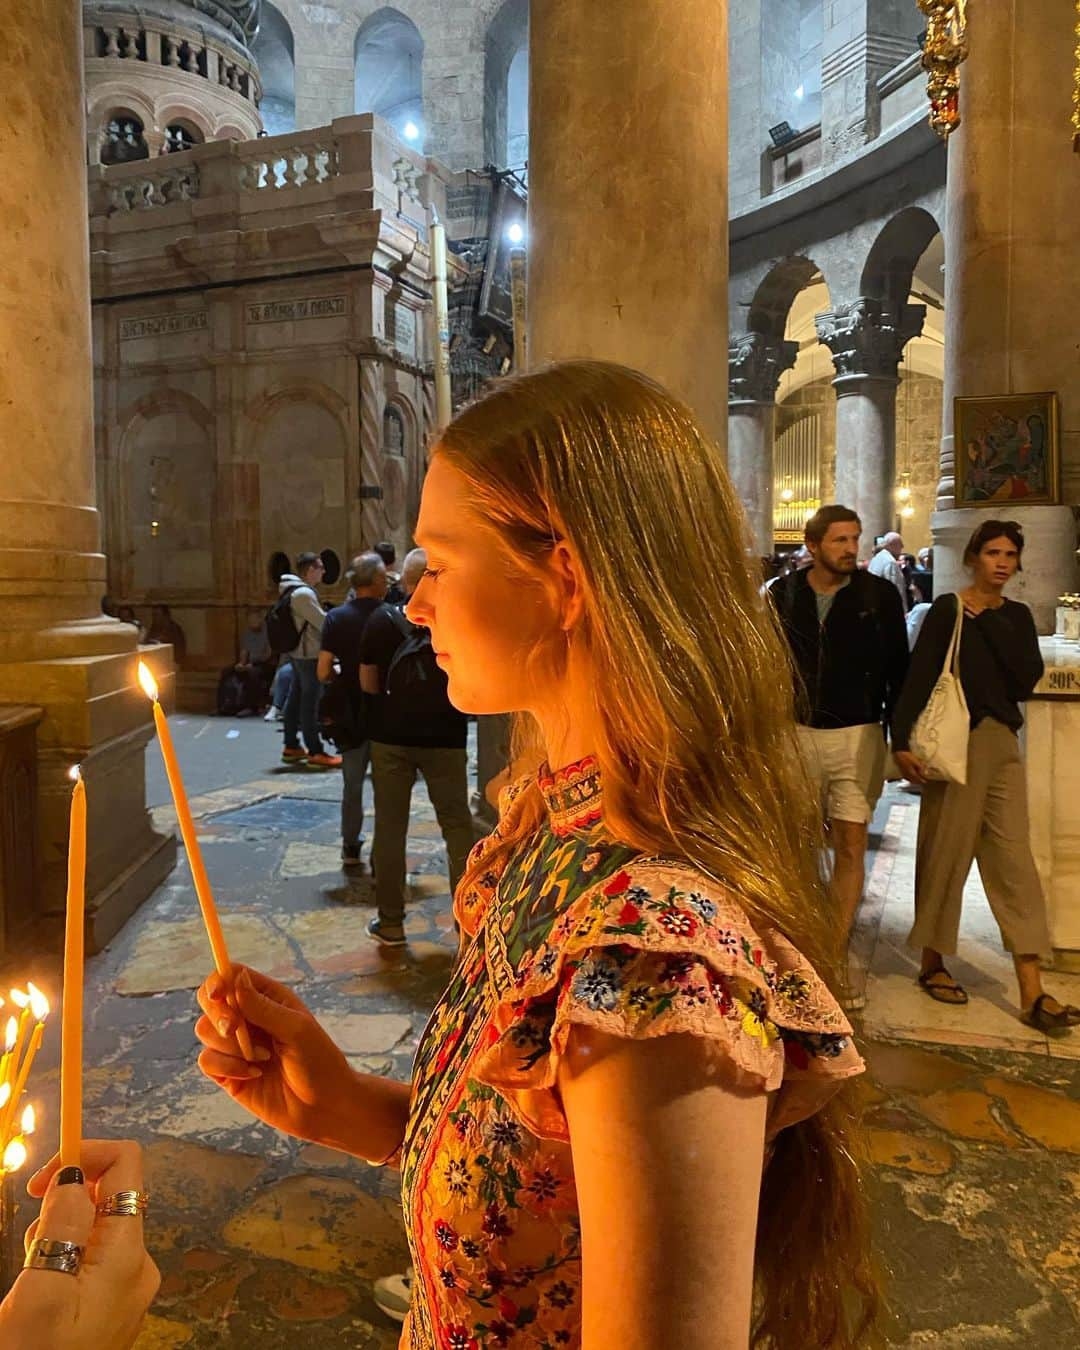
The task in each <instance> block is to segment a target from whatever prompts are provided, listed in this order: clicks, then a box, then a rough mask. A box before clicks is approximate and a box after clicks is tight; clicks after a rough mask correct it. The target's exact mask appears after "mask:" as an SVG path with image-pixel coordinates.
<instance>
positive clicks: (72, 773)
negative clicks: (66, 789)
mask: <svg viewBox="0 0 1080 1350" xmlns="http://www.w3.org/2000/svg"><path fill="white" fill-rule="evenodd" d="M68 777H69V778H70V779H71V781H72V782H73V783H77V782H78V781H79V779H80V778H81V777H82V770H81V769H80V768H79V766H78V765H77V764H73V765H72V766H71V768H70V769H68Z"/></svg>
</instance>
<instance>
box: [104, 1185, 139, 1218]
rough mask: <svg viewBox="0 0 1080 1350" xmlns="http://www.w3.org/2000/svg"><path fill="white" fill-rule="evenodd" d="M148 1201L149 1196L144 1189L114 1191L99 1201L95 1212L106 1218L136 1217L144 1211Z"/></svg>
mask: <svg viewBox="0 0 1080 1350" xmlns="http://www.w3.org/2000/svg"><path fill="white" fill-rule="evenodd" d="M149 1203H150V1196H149V1194H148V1193H147V1192H146V1191H116V1192H115V1193H114V1194H113V1195H108V1196H106V1197H105V1199H104V1200H102V1201H101V1203H100V1204H99V1205H98V1207H97V1212H98V1214H100V1215H102V1216H103V1217H104V1218H107V1219H113V1218H117V1217H123V1218H126V1219H138V1218H140V1217H141V1216H142V1215H143V1214H145V1213H146V1207H147V1205H149Z"/></svg>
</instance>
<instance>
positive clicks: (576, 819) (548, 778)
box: [537, 755, 603, 836]
mask: <svg viewBox="0 0 1080 1350" xmlns="http://www.w3.org/2000/svg"><path fill="white" fill-rule="evenodd" d="M537 781H538V782H539V785H540V791H541V792H542V793H543V794H544V801H545V802H546V803H547V809H548V816H549V818H550V821H551V832H552V834H556V835H560V836H561V835H567V834H573V833H574V831H575V830H587V829H589V828H590V827H591V826H593V825H595V824H596V823H597V822H598V821H599V820H600V818H601V816H602V814H603V785H602V784H601V781H600V765H599V764H598V763H597V761H596V759H595V758H594V756H592V755H586V757H585V758H584V759H582V760H579V761H578V762H577V763H576V764H568V765H567V766H566V768H565V769H558V770H556V771H555V772H554V773H552V771H551V769H550V768H549V767H548V766H547V765H546V764H544V765H543V766H542V767H541V769H540V773H539V776H538V780H537Z"/></svg>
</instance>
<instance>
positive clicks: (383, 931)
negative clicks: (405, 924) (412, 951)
mask: <svg viewBox="0 0 1080 1350" xmlns="http://www.w3.org/2000/svg"><path fill="white" fill-rule="evenodd" d="M367 933H368V937H370V938H374V939H375V941H376V942H378V943H381V944H382V946H384V947H404V946H405V930H404V928H402V927H400V926H398V927H397V928H391V927H390V926H389V925H388V926H387V927H386V928H384V927H383V926H382V924H381V922H380V921H379V916H378V915H377V914H376V915H375V917H374V918H372V919H369V920H368V926H367Z"/></svg>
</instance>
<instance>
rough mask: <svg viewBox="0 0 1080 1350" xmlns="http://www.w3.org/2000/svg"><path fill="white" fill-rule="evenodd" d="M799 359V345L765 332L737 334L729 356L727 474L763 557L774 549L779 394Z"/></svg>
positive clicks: (755, 548) (756, 549)
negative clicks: (786, 374) (787, 373)
mask: <svg viewBox="0 0 1080 1350" xmlns="http://www.w3.org/2000/svg"><path fill="white" fill-rule="evenodd" d="M798 354H799V344H798V343H797V342H781V341H776V340H775V339H772V338H768V337H766V336H765V334H763V333H742V334H740V335H738V336H737V337H735V338H733V339H732V341H731V346H730V348H729V353H728V471H729V473H730V474H731V481H732V483H733V484H734V486H735V491H736V492H737V493H738V494H739V500H740V501H741V502H742V504H743V507H744V508H745V510H746V516H747V520H748V521H749V522H750V529H751V532H752V534H753V539H754V550H755V552H757V553H758V554H760V555H761V556H762V557H765V556H766V555H767V554H770V553H772V547H773V476H774V471H773V445H774V440H775V434H776V391H777V389H778V388H779V385H780V376H781V375H782V374H783V373H784V371H785V370H790V369H791V367H792V366H793V365H794V364H795V359H796V357H797V356H798Z"/></svg>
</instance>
